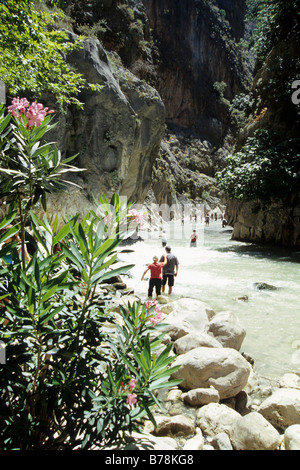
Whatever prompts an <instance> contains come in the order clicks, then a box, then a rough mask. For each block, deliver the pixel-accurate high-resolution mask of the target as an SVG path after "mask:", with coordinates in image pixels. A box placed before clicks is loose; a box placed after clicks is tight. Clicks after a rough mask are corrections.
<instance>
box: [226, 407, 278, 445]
mask: <svg viewBox="0 0 300 470" xmlns="http://www.w3.org/2000/svg"><path fill="white" fill-rule="evenodd" d="M230 439H231V443H232V445H233V448H234V449H235V450H275V449H277V448H278V447H279V446H280V443H281V437H280V434H279V432H278V431H277V430H276V429H275V428H274V427H273V426H272V424H270V423H269V422H268V421H267V420H266V419H265V418H264V417H263V416H262V415H261V414H260V413H257V412H255V411H253V412H251V413H249V414H247V415H245V416H240V417H239V418H238V419H236V420H235V421H234V423H233V426H232V428H231V431H230Z"/></svg>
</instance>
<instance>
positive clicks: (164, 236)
mask: <svg viewBox="0 0 300 470" xmlns="http://www.w3.org/2000/svg"><path fill="white" fill-rule="evenodd" d="M166 245H167V238H166V232H165V230H163V233H162V235H161V246H166Z"/></svg>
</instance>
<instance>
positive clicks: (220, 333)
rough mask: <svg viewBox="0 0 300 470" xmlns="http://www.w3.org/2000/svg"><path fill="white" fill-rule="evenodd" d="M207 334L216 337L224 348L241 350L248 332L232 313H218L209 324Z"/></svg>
mask: <svg viewBox="0 0 300 470" xmlns="http://www.w3.org/2000/svg"><path fill="white" fill-rule="evenodd" d="M207 332H208V333H209V334H211V335H212V336H214V338H216V339H217V340H218V341H219V342H220V343H221V344H222V346H224V347H226V348H233V349H236V350H237V351H239V350H240V348H241V345H242V343H243V341H244V338H245V336H246V330H245V328H244V327H243V325H242V324H241V322H240V321H239V319H238V318H237V317H236V315H234V314H233V313H232V312H220V313H217V314H216V315H215V316H214V317H213V318H212V320H211V321H210V322H209V325H208V330H207Z"/></svg>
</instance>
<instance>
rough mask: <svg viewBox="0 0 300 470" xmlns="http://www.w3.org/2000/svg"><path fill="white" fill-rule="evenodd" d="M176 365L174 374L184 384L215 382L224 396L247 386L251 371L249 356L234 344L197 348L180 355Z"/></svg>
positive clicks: (186, 386)
mask: <svg viewBox="0 0 300 470" xmlns="http://www.w3.org/2000/svg"><path fill="white" fill-rule="evenodd" d="M173 365H174V366H179V369H178V370H177V371H176V372H175V373H173V374H172V377H173V378H176V379H182V382H181V384H180V386H181V387H182V388H184V389H186V390H191V389H195V388H205V387H210V386H213V387H214V388H215V389H216V390H217V391H218V392H219V394H220V399H221V400H222V399H225V398H230V397H234V396H235V395H237V394H238V393H239V392H240V391H241V390H243V388H244V387H245V386H246V384H247V382H248V378H249V375H250V371H251V369H250V366H249V364H248V362H247V361H246V359H244V358H243V356H242V355H241V354H240V353H238V352H237V351H236V350H235V349H231V348H203V347H200V348H196V349H193V350H191V351H189V352H187V353H185V354H182V355H180V356H178V357H177V358H176V359H175V361H174V363H173Z"/></svg>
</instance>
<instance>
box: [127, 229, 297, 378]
mask: <svg viewBox="0 0 300 470" xmlns="http://www.w3.org/2000/svg"><path fill="white" fill-rule="evenodd" d="M193 228H196V229H197V233H198V235H199V239H198V244H197V247H196V248H190V246H189V237H190V234H191V232H192V229H193ZM163 229H165V230H166V233H167V236H168V244H169V245H170V246H171V247H172V252H173V253H174V254H176V256H177V257H178V259H179V263H180V268H179V275H178V277H177V278H176V281H175V282H176V284H175V286H174V290H173V294H172V298H174V299H176V298H179V297H190V298H195V299H199V300H202V301H204V302H206V303H207V304H209V305H210V306H211V307H212V308H213V309H214V310H215V311H216V312H219V311H225V310H226V311H231V312H233V313H234V314H236V315H237V316H238V318H239V319H240V321H241V323H242V324H243V326H244V327H245V329H246V338H245V339H244V342H243V345H242V348H241V351H244V352H246V353H247V354H249V355H250V356H251V357H252V358H253V359H254V361H255V363H254V369H255V370H256V371H257V372H258V373H260V374H262V375H266V376H277V377H278V376H281V375H283V374H284V373H287V372H296V373H300V303H299V287H300V282H299V280H300V252H291V251H290V250H284V249H274V248H270V247H261V246H258V245H253V244H248V243H242V242H237V241H233V240H231V231H230V230H229V229H228V228H225V229H222V227H221V222H220V221H213V222H210V224H209V226H205V225H204V224H203V223H200V222H199V223H198V224H196V225H195V224H194V225H191V224H190V223H189V224H185V225H184V226H182V225H181V223H180V222H179V221H178V222H174V223H172V222H171V223H169V224H165V225H164V227H163ZM159 233H160V232H159V231H152V232H151V233H149V232H143V231H142V232H140V235H141V236H142V237H143V239H144V241H143V242H137V243H135V244H134V245H133V246H132V247H131V249H133V250H134V252H133V253H131V254H130V255H122V257H123V259H124V260H125V261H129V262H130V263H135V267H134V268H133V270H132V271H131V274H132V276H133V277H132V278H130V279H126V281H125V282H126V283H127V285H128V287H132V288H134V290H135V293H136V294H137V295H138V296H141V297H142V298H143V299H144V298H146V296H147V286H148V282H147V281H141V280H140V279H141V275H142V273H143V271H144V270H145V268H146V265H147V264H148V263H150V262H152V257H153V256H154V255H157V256H160V255H161V254H162V253H164V249H163V248H162V246H161V240H160V238H159ZM258 282H260V283H267V284H270V285H272V286H274V287H276V289H275V290H257V289H256V287H255V286H254V284H255V283H258ZM243 296H247V298H248V300H247V301H241V300H237V298H239V297H243Z"/></svg>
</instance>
